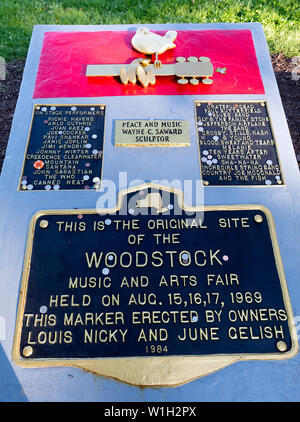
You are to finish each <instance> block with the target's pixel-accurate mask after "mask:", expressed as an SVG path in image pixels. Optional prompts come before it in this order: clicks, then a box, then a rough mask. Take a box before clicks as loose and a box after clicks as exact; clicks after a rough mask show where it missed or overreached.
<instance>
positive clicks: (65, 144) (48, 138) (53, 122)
mask: <svg viewBox="0 0 300 422" xmlns="http://www.w3.org/2000/svg"><path fill="white" fill-rule="evenodd" d="M105 108H106V107H105V105H53V104H50V105H49V104H47V105H35V107H34V110H33V115H32V121H31V127H30V132H29V136H28V143H27V149H26V154H25V157H24V163H23V169H22V174H21V180H20V185H19V190H21V191H24V192H28V191H32V190H44V191H58V190H78V189H79V190H89V189H96V188H99V187H100V184H101V179H102V164H103V142H104V122H105Z"/></svg>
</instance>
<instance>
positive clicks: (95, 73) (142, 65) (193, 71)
mask: <svg viewBox="0 0 300 422" xmlns="http://www.w3.org/2000/svg"><path fill="white" fill-rule="evenodd" d="M213 72H214V68H213V65H212V63H211V61H210V59H209V58H208V57H200V58H199V59H198V58H197V57H189V58H188V59H187V60H186V59H185V57H177V58H176V63H172V64H162V65H160V66H155V65H154V64H152V63H151V60H150V59H135V60H133V61H132V62H131V63H129V64H116V65H111V64H107V65H97V64H95V65H88V66H87V69H86V76H87V77H99V76H117V77H120V79H121V82H122V83H123V84H124V85H127V84H128V82H130V83H132V84H135V83H136V82H137V80H138V81H139V82H140V83H141V84H142V85H143V87H147V86H148V85H149V84H150V85H154V84H155V83H156V77H157V76H176V77H177V78H178V80H177V82H178V83H179V84H181V85H184V84H187V83H191V84H192V85H198V84H199V82H200V80H199V79H198V78H201V82H202V83H204V84H207V85H209V84H212V82H213V81H212V79H210V78H211V77H212V75H213ZM187 78H189V79H187Z"/></svg>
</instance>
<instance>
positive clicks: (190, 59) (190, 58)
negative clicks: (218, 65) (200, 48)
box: [188, 56, 198, 63]
mask: <svg viewBox="0 0 300 422" xmlns="http://www.w3.org/2000/svg"><path fill="white" fill-rule="evenodd" d="M188 61H189V62H190V63H196V62H197V61H198V58H197V57H195V56H191V57H188Z"/></svg>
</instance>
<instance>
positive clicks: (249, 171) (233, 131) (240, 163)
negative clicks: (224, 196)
mask: <svg viewBox="0 0 300 422" xmlns="http://www.w3.org/2000/svg"><path fill="white" fill-rule="evenodd" d="M196 123H197V131H198V140H199V146H200V148H199V149H200V151H199V153H200V168H201V177H202V180H203V184H204V185H205V186H281V185H282V184H284V180H283V174H282V170H281V166H280V162H279V156H278V152H277V149H276V142H275V138H274V134H273V132H272V127H271V121H270V117H269V114H268V109H267V103H266V101H252V102H251V101H249V102H241V101H237V102H216V101H212V102H202V101H197V102H196Z"/></svg>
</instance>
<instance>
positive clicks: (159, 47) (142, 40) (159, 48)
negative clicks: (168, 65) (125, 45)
mask: <svg viewBox="0 0 300 422" xmlns="http://www.w3.org/2000/svg"><path fill="white" fill-rule="evenodd" d="M176 37H177V32H176V31H168V32H166V33H165V35H163V36H162V35H158V34H155V33H154V32H151V31H150V30H149V29H148V28H144V27H143V28H138V29H137V31H136V33H135V35H134V36H133V37H132V39H131V44H132V46H133V48H135V50H137V51H139V52H140V53H143V54H155V62H154V65H155V66H156V67H159V66H160V65H161V62H160V61H159V60H158V54H162V53H164V52H165V51H167V50H170V49H171V48H174V47H176V44H174V43H173V41H174V40H175V39H176Z"/></svg>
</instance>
